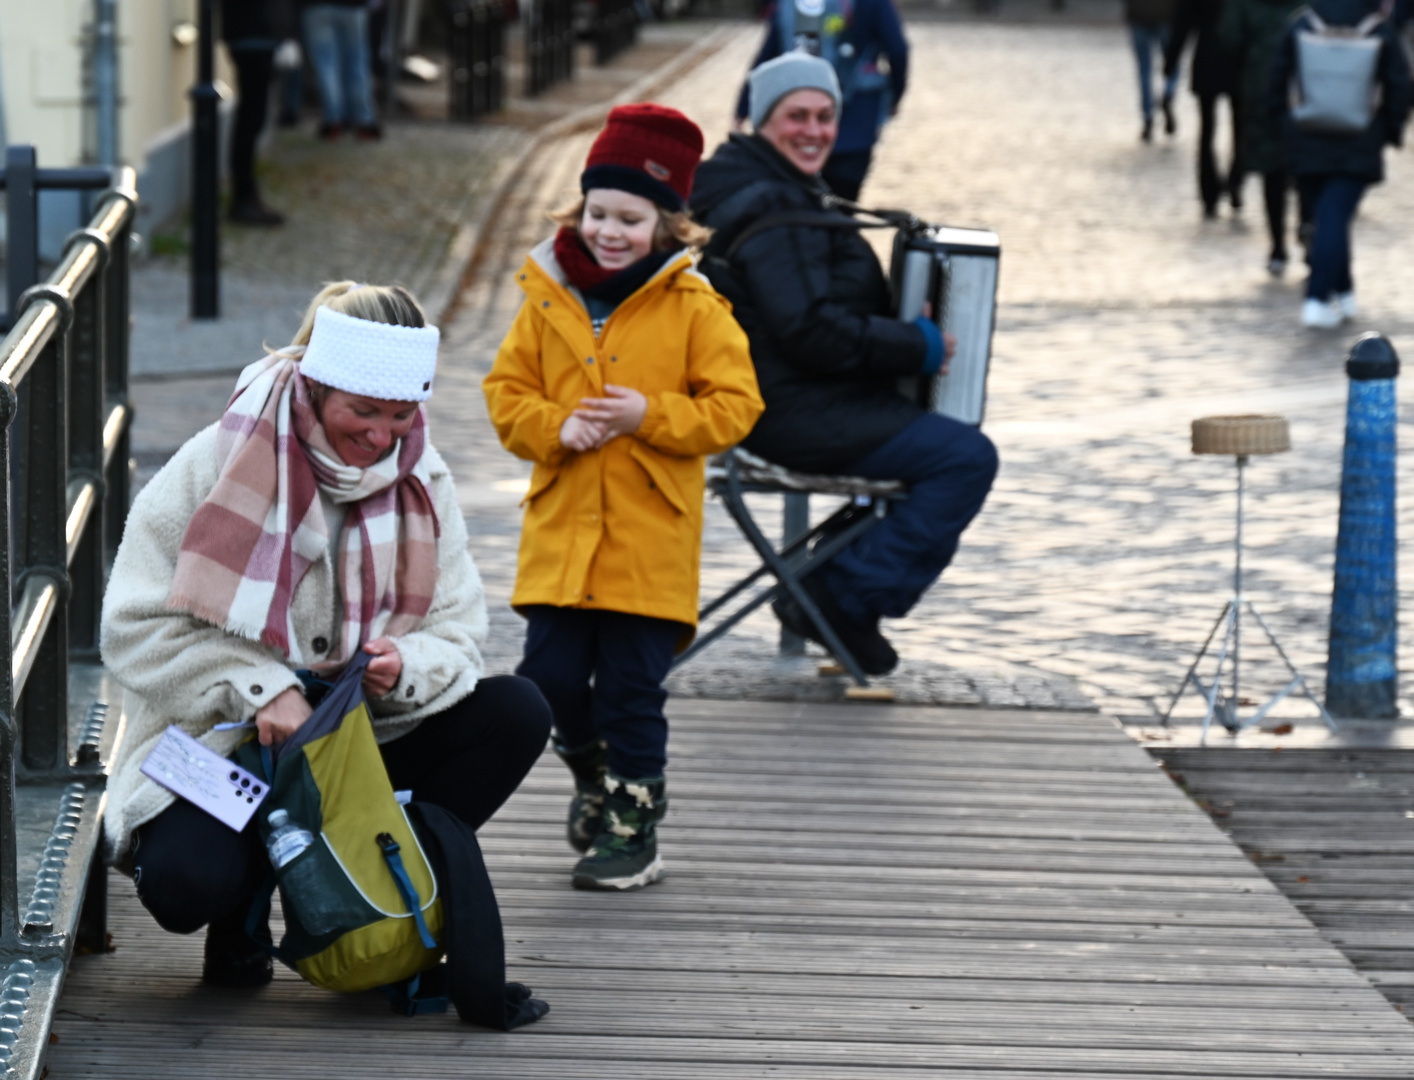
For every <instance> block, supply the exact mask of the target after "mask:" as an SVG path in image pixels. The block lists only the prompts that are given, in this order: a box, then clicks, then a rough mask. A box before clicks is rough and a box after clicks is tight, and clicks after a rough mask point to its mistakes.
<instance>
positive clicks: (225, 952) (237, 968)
mask: <svg viewBox="0 0 1414 1080" xmlns="http://www.w3.org/2000/svg"><path fill="white" fill-rule="evenodd" d="M248 911H249V906H248V905H242V906H241V907H239V908H238V909H237V910H236V912H235V913H234V914H232V915H228V916H226V917H225V918H223V919H215V920H212V922H211V924H210V925H209V926H207V928H206V949H205V959H204V962H203V963H202V965H201V981H202V982H204V983H207V984H208V985H210V986H226V987H232V988H236V989H250V988H253V987H257V986H264V985H265V984H266V983H268V982H269V981H270V980H271V979H273V978H274V977H275V965H274V964H273V963H272V962H271V960H270V954H269V953H267V952H266V951H265V950H264V949H262V948H261V947H260V945H258V944H256V942H255V941H252V940H251V939H250V937H249V936H248V935H247V934H246V932H245V923H246V915H247V912H248ZM255 936H256V938H257V939H258V940H259V941H261V942H264V943H265V944H266V945H269V944H270V909H269V908H266V910H265V917H264V918H263V919H261V920H260V924H259V926H258V927H257V928H256V931H255Z"/></svg>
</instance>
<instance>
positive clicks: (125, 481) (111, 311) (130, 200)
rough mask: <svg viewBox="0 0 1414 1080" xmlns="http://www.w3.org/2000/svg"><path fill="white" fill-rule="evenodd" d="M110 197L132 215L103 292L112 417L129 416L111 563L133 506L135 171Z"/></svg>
mask: <svg viewBox="0 0 1414 1080" xmlns="http://www.w3.org/2000/svg"><path fill="white" fill-rule="evenodd" d="M110 197H111V198H112V199H113V200H115V201H124V202H126V203H127V204H128V207H129V211H130V212H129V213H128V214H127V215H126V220H125V222H124V223H123V225H121V226H120V227H119V228H118V230H117V232H116V233H115V234H114V237H113V243H112V244H111V245H110V249H109V256H110V257H109V260H108V270H107V278H108V280H107V282H106V283H105V287H104V290H103V293H104V299H105V301H106V302H107V304H108V315H107V318H106V319H105V320H104V332H105V333H106V334H107V338H108V340H107V343H106V344H105V345H104V348H103V359H104V368H105V371H104V375H105V378H106V380H107V398H108V411H109V415H110V416H111V415H113V412H114V410H117V409H122V410H123V411H124V417H123V423H122V424H121V425H120V428H119V436H118V440H117V445H116V447H115V448H114V449H113V451H112V453H111V455H109V456H108V457H107V467H106V469H105V475H104V480H105V481H106V487H107V492H106V497H105V498H104V500H103V533H104V548H105V549H106V550H105V553H104V554H105V557H106V559H107V560H109V561H111V560H112V559H113V558H114V557H115V556H116V555H117V554H118V545H119V544H120V543H122V540H123V526H124V524H125V523H126V522H127V518H128V503H129V502H131V500H132V464H131V457H132V454H131V445H132V436H131V435H130V434H129V433H130V432H131V430H132V416H133V408H132V402H131V401H130V400H129V397H128V350H129V343H130V340H131V334H132V318H131V316H130V315H129V311H130V310H131V309H130V307H129V303H130V295H129V291H130V267H131V257H132V238H133V226H132V222H133V214H132V212H131V210H132V209H133V208H134V207H135V206H136V199H137V174H136V173H135V172H133V170H132V169H131V168H126V169H123V170H122V171H121V173H120V175H119V178H118V186H117V188H116V190H115V191H114V193H113V194H112V196H110Z"/></svg>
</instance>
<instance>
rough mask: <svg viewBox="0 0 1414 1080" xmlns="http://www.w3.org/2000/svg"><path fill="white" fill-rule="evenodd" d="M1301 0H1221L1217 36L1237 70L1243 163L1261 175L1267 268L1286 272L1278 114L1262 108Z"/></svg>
mask: <svg viewBox="0 0 1414 1080" xmlns="http://www.w3.org/2000/svg"><path fill="white" fill-rule="evenodd" d="M1300 2H1301V0H1223V11H1222V16H1221V19H1220V20H1219V23H1218V36H1219V38H1220V39H1221V40H1222V43H1223V46H1224V47H1225V48H1227V49H1228V50H1229V51H1230V52H1231V53H1232V55H1233V57H1234V58H1235V60H1236V62H1237V64H1238V66H1239V67H1240V69H1241V84H1240V89H1239V91H1238V97H1237V109H1238V112H1239V113H1240V115H1241V117H1242V122H1241V125H1240V130H1241V132H1242V145H1241V148H1240V149H1239V151H1238V152H1239V154H1240V156H1241V158H1242V165H1243V167H1244V168H1245V169H1246V170H1247V171H1249V172H1255V173H1260V174H1261V176H1262V202H1263V206H1264V209H1265V210H1266V218H1267V234H1268V236H1269V237H1270V238H1271V249H1270V253H1269V254H1268V255H1267V272H1268V273H1269V274H1271V275H1272V277H1281V275H1282V274H1284V273H1285V272H1286V264H1287V259H1288V255H1287V246H1286V204H1287V192H1288V190H1289V189H1290V187H1291V173H1290V169H1289V167H1288V164H1287V160H1286V149H1285V147H1283V145H1282V133H1281V117H1280V116H1279V115H1274V114H1272V113H1271V112H1270V111H1269V110H1268V104H1267V94H1268V86H1269V83H1270V80H1271V71H1272V56H1273V54H1274V53H1275V52H1276V48H1277V45H1278V44H1279V43H1280V42H1281V40H1282V35H1283V34H1285V33H1286V28H1287V24H1288V23H1289V22H1290V19H1291V13H1292V11H1294V10H1295V9H1296V8H1297V7H1298V6H1300Z"/></svg>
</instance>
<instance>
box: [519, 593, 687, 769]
mask: <svg viewBox="0 0 1414 1080" xmlns="http://www.w3.org/2000/svg"><path fill="white" fill-rule="evenodd" d="M522 613H523V614H524V615H525V616H526V618H527V619H528V621H529V623H530V625H529V627H528V628H527V630H526V634H525V659H523V660H522V661H521V662H520V666H519V667H518V668H516V674H517V675H524V676H525V677H526V678H527V679H529V680H530V681H531V682H533V683H535V685H536V686H538V687H540V692H541V693H543V694H544V695H545V699H546V700H547V701H549V703H550V709H551V711H552V712H553V713H554V714H555V731H556V732H557V733H558V735H559V737H560V740H561V742H563V743H564V745H565V746H566V747H568V748H569V749H578V748H579V747H581V746H584V745H586V744H588V743H591V742H593V741H594V740H595V739H603V740H605V741H606V742H607V743H608V744H609V769H610V771H611V772H613V773H615V774H616V775H618V776H622V777H624V778H625V779H633V780H639V779H646V778H648V777H657V776H662V775H663V767H664V766H665V765H666V764H667V760H668V721H667V718H666V717H665V716H664V715H663V703H664V702H666V701H667V700H668V692H667V691H666V690H664V689H663V680H664V679H665V678H667V676H668V669H669V668H670V667H671V666H672V663H673V656H674V653H675V651H676V647H677V642H678V639H679V638H681V637H682V635H683V631H684V627H683V624H682V623H679V622H673V621H671V620H669V619H654V618H651V617H649V616H647V615H628V614H625V613H624V612H621V611H590V610H586V609H583V608H562V607H553V606H550V605H548V604H535V605H529V606H527V607H525V608H523V609H522ZM591 678H592V679H593V683H592V685H591V682H590V680H591Z"/></svg>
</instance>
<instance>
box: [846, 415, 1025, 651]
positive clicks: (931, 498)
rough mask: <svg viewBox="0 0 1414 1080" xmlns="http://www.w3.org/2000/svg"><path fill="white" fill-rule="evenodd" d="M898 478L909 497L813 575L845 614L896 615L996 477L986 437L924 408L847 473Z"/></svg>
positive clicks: (936, 568)
mask: <svg viewBox="0 0 1414 1080" xmlns="http://www.w3.org/2000/svg"><path fill="white" fill-rule="evenodd" d="M849 472H850V474H851V475H854V476H867V477H869V478H870V479H874V480H903V481H905V482H906V483H907V484H908V486H909V494H908V498H907V499H906V500H904V501H903V502H900V503H895V504H894V506H893V507H892V508H891V510H890V511H889V515H888V517H886V518H884V520H883V521H881V522H880V523H879V524H878V525H875V526H874V527H873V528H872V529H870V530H869V531H868V532H866V533H865V534H864V535H863V536H861V537H860V538H859V539H858V540H856V541H855V542H854V543H853V544H851V545H850V546H849V547H847V548H845V550H844V551H842V552H840V553H839V554H838V555H837V556H835V558H834V559H832V560H831V561H830V563H829V565H827V566H825V567H822V568H821V569H820V571H819V573H821V574H823V575H824V578H825V584H826V585H827V586H829V589H830V592H831V593H832V594H833V595H834V597H835V600H836V601H837V602H838V603H839V605H840V607H842V608H843V609H844V611H845V614H847V615H849V616H850V617H851V618H853V619H855V620H857V621H859V622H862V623H872V622H873V621H874V620H875V619H877V618H878V617H879V616H881V615H883V616H887V617H888V618H891V619H897V618H901V617H902V616H904V615H906V614H908V612H909V609H910V608H912V607H913V605H914V604H916V603H917V602H918V598H919V597H921V596H922V595H923V593H924V592H926V591H927V589H928V587H929V586H930V585H932V584H933V582H935V581H937V580H938V575H939V574H941V573H942V572H943V569H944V567H946V566H947V565H948V563H950V562H951V561H952V557H953V554H954V553H955V552H956V551H957V542H958V538H959V537H960V536H961V535H962V530H963V529H965V528H967V526H968V523H969V522H971V521H972V519H973V518H974V517H976V516H977V511H979V510H981V509H982V503H983V502H984V501H985V500H986V498H987V492H989V491H990V490H991V489H992V480H993V479H994V478H995V477H996V475H997V450H996V447H994V446H993V445H992V440H991V439H989V438H987V436H985V435H983V434H982V432H980V431H979V430H977V429H976V428H975V427H973V426H972V425H970V424H963V423H960V422H958V421H957V420H952V419H950V418H948V417H946V416H940V415H938V414H937V413H928V414H927V415H926V416H921V417H919V418H918V419H917V420H915V421H914V422H913V423H912V424H910V425H909V426H908V427H906V428H904V429H903V431H901V432H899V433H898V434H897V435H895V436H894V437H893V438H892V439H890V440H889V441H888V442H886V443H885V444H884V445H883V446H881V447H879V449H877V450H875V451H874V452H873V453H871V454H869V455H868V456H867V457H865V458H864V459H863V460H862V461H860V462H859V463H858V464H856V465H855V466H854V467H853V468H852V469H850V470H849Z"/></svg>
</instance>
